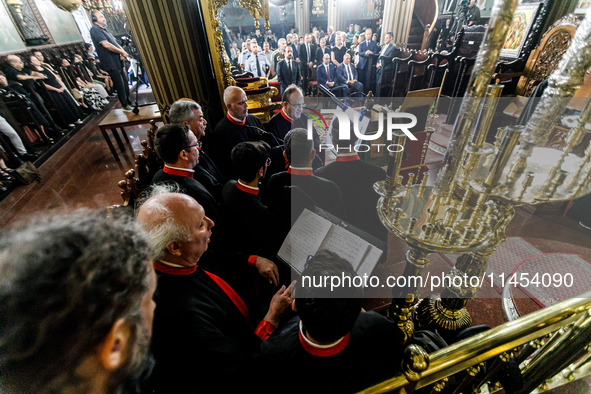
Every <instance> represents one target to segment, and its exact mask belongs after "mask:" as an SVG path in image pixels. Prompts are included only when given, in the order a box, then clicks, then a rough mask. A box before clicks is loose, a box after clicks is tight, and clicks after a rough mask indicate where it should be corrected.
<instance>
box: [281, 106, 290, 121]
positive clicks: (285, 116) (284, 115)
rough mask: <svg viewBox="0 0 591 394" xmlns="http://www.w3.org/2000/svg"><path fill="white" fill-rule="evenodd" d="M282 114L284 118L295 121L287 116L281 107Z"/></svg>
mask: <svg viewBox="0 0 591 394" xmlns="http://www.w3.org/2000/svg"><path fill="white" fill-rule="evenodd" d="M281 116H283V119H285V120H287V121H288V122H289V123H293V120H292V119H291V118H290V117H289V116H287V114H286V113H285V111H283V108H281Z"/></svg>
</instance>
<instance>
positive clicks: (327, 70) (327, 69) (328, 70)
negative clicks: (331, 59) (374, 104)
mask: <svg viewBox="0 0 591 394" xmlns="http://www.w3.org/2000/svg"><path fill="white" fill-rule="evenodd" d="M326 75H328V82H330V69H329V68H328V66H326Z"/></svg>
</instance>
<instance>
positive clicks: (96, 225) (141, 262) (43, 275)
mask: <svg viewBox="0 0 591 394" xmlns="http://www.w3.org/2000/svg"><path fill="white" fill-rule="evenodd" d="M150 271H151V267H150V263H149V260H148V246H147V243H146V241H145V239H144V237H143V235H142V232H141V230H139V228H138V227H137V226H136V225H135V223H134V222H133V221H132V219H131V218H128V217H119V218H116V219H108V218H106V217H105V215H104V213H101V212H95V211H88V210H81V211H76V212H74V213H72V214H70V215H65V216H46V217H43V218H41V219H38V220H36V221H35V222H32V223H30V224H28V225H24V226H21V227H20V228H16V229H12V230H7V231H6V232H4V233H3V234H1V236H0V310H1V311H2V312H1V313H0V391H1V392H58V391H61V390H63V389H64V388H66V387H74V388H75V391H86V388H87V387H86V386H85V384H88V383H87V382H83V381H81V379H80V378H79V377H77V376H76V374H75V371H76V368H77V367H78V366H79V365H80V364H81V362H82V361H83V360H85V359H86V358H87V357H88V356H89V355H90V354H92V352H93V351H95V350H96V348H97V346H99V345H100V344H101V343H102V342H103V341H104V340H105V338H106V336H107V335H108V333H109V331H110V330H111V328H112V326H113V324H114V323H115V322H116V321H117V320H118V319H125V320H126V321H127V322H128V323H129V325H130V327H132V335H131V337H130V344H131V348H135V349H136V353H137V352H139V350H138V346H141V347H143V348H144V349H142V350H141V351H142V352H143V354H142V355H141V356H138V355H137V354H133V353H131V354H127V357H126V360H127V365H126V366H124V367H122V368H120V370H119V371H117V372H116V376H113V378H112V379H111V386H112V387H111V388H113V389H114V388H115V387H117V386H119V385H121V384H127V381H126V379H128V378H136V377H137V376H133V377H132V376H131V375H133V373H134V372H135V373H136V374H137V375H139V374H140V373H141V372H142V371H143V368H144V367H145V365H144V364H143V363H144V362H145V360H146V359H147V358H146V357H144V356H145V354H146V353H147V348H148V345H149V334H147V333H146V327H143V324H142V320H143V316H142V313H141V309H140V305H141V302H142V299H143V298H144V297H145V295H146V292H147V291H148V288H149V285H150V280H151V279H150ZM140 370H142V371H140Z"/></svg>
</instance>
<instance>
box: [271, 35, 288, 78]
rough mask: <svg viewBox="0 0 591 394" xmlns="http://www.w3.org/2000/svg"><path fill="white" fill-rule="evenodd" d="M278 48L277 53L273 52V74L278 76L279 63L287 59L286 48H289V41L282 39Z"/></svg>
mask: <svg viewBox="0 0 591 394" xmlns="http://www.w3.org/2000/svg"><path fill="white" fill-rule="evenodd" d="M277 45H278V48H277V50H276V51H275V52H273V63H272V64H273V72H274V73H275V74H277V63H279V62H280V61H282V60H283V59H285V47H286V46H287V41H285V38H280V39H279V41H277Z"/></svg>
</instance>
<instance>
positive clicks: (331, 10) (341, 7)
mask: <svg viewBox="0 0 591 394" xmlns="http://www.w3.org/2000/svg"><path fill="white" fill-rule="evenodd" d="M343 3H344V4H343ZM346 10H347V9H346V2H343V0H328V26H332V27H334V30H335V32H337V31H339V30H340V31H347V29H348V27H349V26H348V25H347V26H346V23H347V20H346V16H345V12H346Z"/></svg>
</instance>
